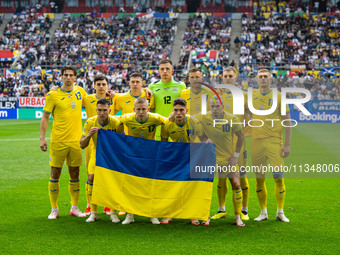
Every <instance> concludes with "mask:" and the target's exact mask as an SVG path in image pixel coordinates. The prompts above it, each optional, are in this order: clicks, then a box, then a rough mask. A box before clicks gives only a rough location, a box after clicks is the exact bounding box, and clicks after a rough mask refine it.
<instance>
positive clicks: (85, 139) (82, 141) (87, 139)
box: [80, 127, 100, 149]
mask: <svg viewBox="0 0 340 255" xmlns="http://www.w3.org/2000/svg"><path fill="white" fill-rule="evenodd" d="M99 129H100V128H99V127H91V129H90V131H89V133H88V134H87V135H86V136H82V137H81V138H80V148H82V149H85V148H86V147H87V146H88V145H89V143H90V140H91V137H92V136H93V135H94V134H95V133H98V131H99Z"/></svg>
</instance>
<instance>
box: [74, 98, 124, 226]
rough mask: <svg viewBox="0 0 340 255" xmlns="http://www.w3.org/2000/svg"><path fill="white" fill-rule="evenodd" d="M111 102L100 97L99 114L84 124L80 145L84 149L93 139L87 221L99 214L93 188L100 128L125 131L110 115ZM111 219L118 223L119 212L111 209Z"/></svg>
mask: <svg viewBox="0 0 340 255" xmlns="http://www.w3.org/2000/svg"><path fill="white" fill-rule="evenodd" d="M110 105H111V102H110V101H109V100H107V99H100V100H98V102H97V109H96V111H97V116H94V117H92V118H89V119H88V120H87V121H86V122H85V125H84V131H83V135H82V137H81V139H80V147H81V148H82V149H84V148H86V147H87V146H88V145H89V143H90V140H91V139H92V141H93V145H92V146H93V147H92V153H91V156H90V161H89V166H88V173H89V174H88V178H87V182H88V183H89V190H88V193H89V198H90V204H91V215H90V217H89V218H88V219H87V220H86V222H94V221H96V220H97V219H98V216H97V205H96V204H94V203H93V202H92V190H93V181H94V174H95V166H96V147H97V134H98V131H99V129H104V130H110V131H112V132H117V133H121V134H123V133H124V126H123V124H122V123H121V122H120V121H119V120H118V118H116V117H114V116H110V115H109V114H110V112H111V108H110ZM110 219H111V221H112V222H113V223H118V222H120V220H119V219H118V217H117V212H116V211H115V210H111V212H110Z"/></svg>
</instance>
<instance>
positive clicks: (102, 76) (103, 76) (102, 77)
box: [94, 74, 109, 84]
mask: <svg viewBox="0 0 340 255" xmlns="http://www.w3.org/2000/svg"><path fill="white" fill-rule="evenodd" d="M103 80H105V81H106V82H107V84H109V80H108V78H107V77H106V76H105V75H102V74H99V75H96V77H94V84H96V82H97V81H103Z"/></svg>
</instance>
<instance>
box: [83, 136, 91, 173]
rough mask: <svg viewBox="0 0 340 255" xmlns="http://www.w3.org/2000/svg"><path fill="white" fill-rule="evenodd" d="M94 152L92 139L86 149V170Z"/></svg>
mask: <svg viewBox="0 0 340 255" xmlns="http://www.w3.org/2000/svg"><path fill="white" fill-rule="evenodd" d="M92 150H93V141H92V139H90V142H89V145H88V146H87V147H86V148H85V167H86V169H88V168H89V162H90V158H91V153H92Z"/></svg>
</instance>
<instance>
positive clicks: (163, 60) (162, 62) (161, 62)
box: [159, 59, 172, 65]
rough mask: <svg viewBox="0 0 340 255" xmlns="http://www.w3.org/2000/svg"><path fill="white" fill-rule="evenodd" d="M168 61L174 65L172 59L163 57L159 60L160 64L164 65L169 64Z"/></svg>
mask: <svg viewBox="0 0 340 255" xmlns="http://www.w3.org/2000/svg"><path fill="white" fill-rule="evenodd" d="M167 63H169V64H170V65H172V61H171V60H170V59H162V60H161V61H159V65H163V64H167Z"/></svg>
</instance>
